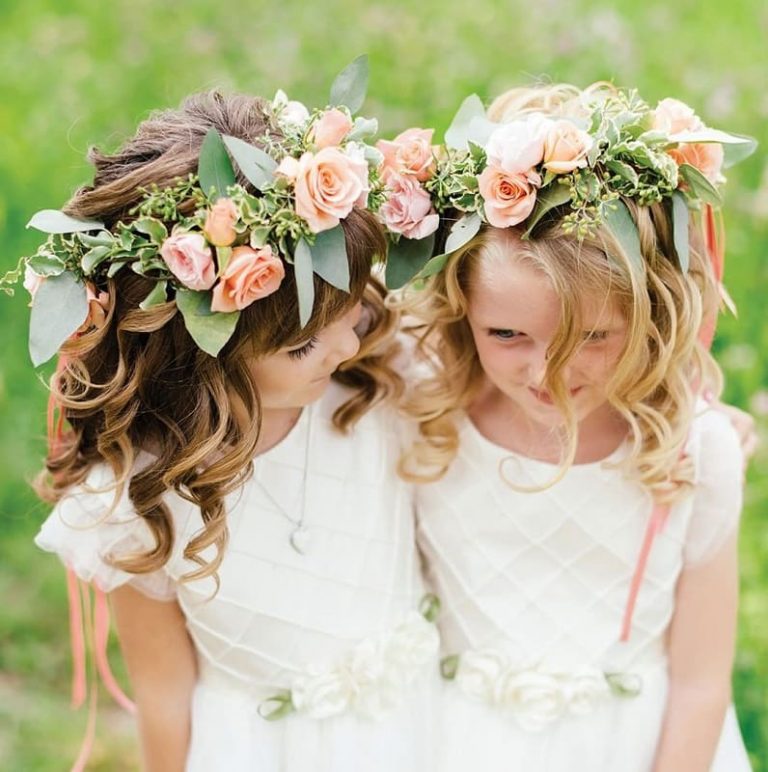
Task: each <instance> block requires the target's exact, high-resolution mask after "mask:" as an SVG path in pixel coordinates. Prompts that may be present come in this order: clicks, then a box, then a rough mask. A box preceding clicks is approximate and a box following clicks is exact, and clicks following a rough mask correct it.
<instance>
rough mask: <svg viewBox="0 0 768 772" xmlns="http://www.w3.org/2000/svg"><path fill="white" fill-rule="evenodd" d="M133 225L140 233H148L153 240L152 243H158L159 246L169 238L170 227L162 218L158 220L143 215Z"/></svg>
mask: <svg viewBox="0 0 768 772" xmlns="http://www.w3.org/2000/svg"><path fill="white" fill-rule="evenodd" d="M133 227H134V228H136V230H137V231H139V233H146V235H147V236H149V238H150V239H151V240H152V243H153V244H157V246H159V247H160V246H162V245H163V242H164V241H165V240H166V239H167V238H168V229H167V228H166V227H165V225H164V224H163V223H161V222H160V220H156V219H155V218H154V217H142V218H140V219H138V220H136V222H134V223H133Z"/></svg>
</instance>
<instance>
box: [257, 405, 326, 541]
mask: <svg viewBox="0 0 768 772" xmlns="http://www.w3.org/2000/svg"><path fill="white" fill-rule="evenodd" d="M313 407H314V406H313V405H308V406H307V407H306V408H305V410H306V411H307V415H306V420H307V439H306V444H305V447H304V470H303V473H302V478H301V507H300V509H299V518H298V520H297V519H295V518H293V517H291V515H289V514H288V512H286V510H285V508H284V507H283V506H282V504H280V502H278V501H277V499H276V498H275V497H274V496H273V495H272V494H271V493H270V492H269V490H268V488H267V486H266V485H264V483H263V482H261V480H259V479H258V477H256V476H254V477H255V479H256V482H257V483H258V485H259V487H260V488H261V490H262V492H263V493H264V495H265V496H266V497H267V498H268V499H269V500H270V501H271V502H272V504H273V506H274V507H275V509H276V510H277V511H278V512H279V513H280V514H281V515H282V516H283V517H284V518H285V519H286V520H287V521H288V522H289V523H290V524H291V525H292V526H293V529H292V530H291V532H290V534H289V535H288V543H289V544H290V545H291V547H292V548H293V550H294V551H295V552H298V553H299V555H306V554H307V544H308V536H309V530H308V529H307V527H306V526H305V525H304V516H305V515H306V508H307V478H308V476H309V453H310V448H311V447H312V408H313ZM302 417H303V416H299V420H301V418H302ZM289 433H290V432H289Z"/></svg>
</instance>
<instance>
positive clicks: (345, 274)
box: [309, 225, 349, 292]
mask: <svg viewBox="0 0 768 772" xmlns="http://www.w3.org/2000/svg"><path fill="white" fill-rule="evenodd" d="M309 251H310V252H311V253H312V269H313V270H314V272H315V273H316V274H317V275H318V276H319V277H320V278H321V279H324V280H325V281H327V282H328V284H332V285H333V286H334V287H336V288H337V289H340V290H344V292H349V260H348V259H347V242H346V240H345V238H344V229H343V228H342V227H341V225H337V226H336V227H335V228H331V229H330V230H327V231H320V233H318V234H317V237H316V238H315V243H314V244H312V245H311V246H310V248H309Z"/></svg>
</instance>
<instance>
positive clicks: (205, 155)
mask: <svg viewBox="0 0 768 772" xmlns="http://www.w3.org/2000/svg"><path fill="white" fill-rule="evenodd" d="M197 175H198V177H199V178H200V187H201V188H202V190H203V193H205V195H206V196H208V198H209V199H210V200H211V201H216V199H218V198H221V197H222V196H224V195H226V192H227V188H228V187H229V186H230V185H234V184H235V182H237V179H236V177H235V171H234V169H233V168H232V162H231V161H230V160H229V156H228V155H227V149H226V147H224V142H223V140H222V139H221V134H219V132H218V131H216V129H214V128H211V129H209V130H208V133H207V134H206V135H205V139H204V140H203V144H202V147H201V148H200V160H199V161H198V165H197Z"/></svg>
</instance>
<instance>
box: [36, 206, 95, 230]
mask: <svg viewBox="0 0 768 772" xmlns="http://www.w3.org/2000/svg"><path fill="white" fill-rule="evenodd" d="M27 228H34V229H35V230H38V231H42V232H43V233H80V232H81V231H98V230H103V228H104V223H102V222H98V221H97V220H78V219H77V218H76V217H70V216H69V215H68V214H64V212H60V211H59V210H58V209H43V210H41V211H40V212H37V213H36V214H34V215H33V216H32V219H31V220H30V221H29V222H28V223H27Z"/></svg>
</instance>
